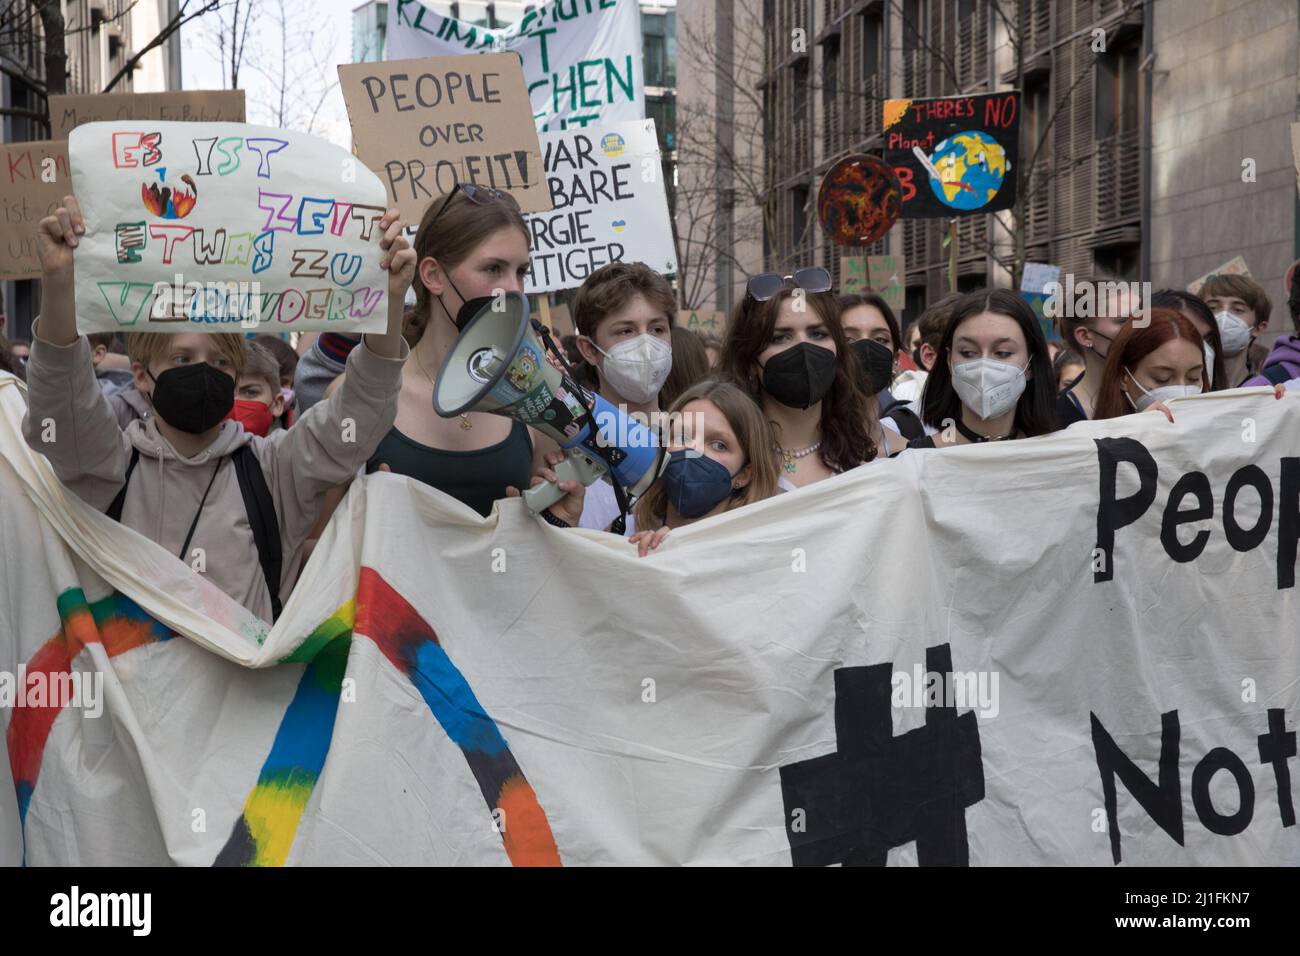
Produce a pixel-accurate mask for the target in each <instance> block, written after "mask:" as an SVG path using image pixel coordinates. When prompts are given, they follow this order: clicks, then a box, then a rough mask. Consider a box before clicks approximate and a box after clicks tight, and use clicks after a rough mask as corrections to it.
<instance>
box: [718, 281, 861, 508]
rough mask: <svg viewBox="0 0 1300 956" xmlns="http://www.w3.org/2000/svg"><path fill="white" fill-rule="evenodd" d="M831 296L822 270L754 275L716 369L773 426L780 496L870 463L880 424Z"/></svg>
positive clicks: (836, 303)
mask: <svg viewBox="0 0 1300 956" xmlns="http://www.w3.org/2000/svg"><path fill="white" fill-rule="evenodd" d="M830 290H831V277H830V274H829V273H828V272H827V271H826V270H825V269H822V268H810V269H799V270H797V271H796V272H795V273H794V275H792V276H782V275H779V274H777V273H763V274H761V275H756V276H754V277H753V278H751V279H750V280H749V285H748V288H747V290H746V294H745V297H744V298H743V299H742V300H741V301H740V304H739V305H738V306H737V307H736V312H735V316H734V317H733V319H732V322H731V327H730V328H729V329H728V331H727V339H726V342H725V343H724V344H723V349H722V358H721V369H720V370H721V371H722V372H723V373H724V374H725V375H726V376H727V377H728V378H729V379H731V381H732V382H734V383H735V384H736V385H738V386H739V387H740V389H741V390H742V391H744V392H745V393H746V394H747V395H748V396H749V397H750V398H751V399H753V400H754V402H755V403H756V404H757V405H758V406H759V407H760V408H761V409H762V410H763V416H764V417H765V418H766V419H767V420H768V421H769V422H770V423H771V424H772V426H773V430H774V442H773V449H772V454H773V455H774V456H775V458H776V463H777V467H778V468H779V470H780V485H781V487H782V488H784V489H786V490H792V489H794V488H797V487H801V486H803V485H807V484H811V483H812V482H815V481H821V480H822V479H823V478H830V477H831V476H833V475H836V474H839V473H840V472H844V471H848V470H849V469H850V468H856V467H857V466H858V465H861V464H863V463H864V462H868V461H871V460H872V459H874V458H875V457H876V444H875V442H874V441H872V439H871V436H872V435H873V434H875V433H876V432H877V429H878V428H879V424H878V422H877V421H876V416H875V413H874V411H873V409H872V407H871V406H870V405H869V404H868V402H867V397H866V384H865V381H864V378H865V376H863V374H862V370H861V367H860V366H859V363H858V359H857V357H856V356H855V355H854V353H853V351H852V349H851V348H850V347H849V341H848V338H847V337H846V336H845V334H844V326H843V324H842V323H841V321H840V308H839V303H838V302H837V301H836V299H835V296H834V295H832V294H831V291H830Z"/></svg>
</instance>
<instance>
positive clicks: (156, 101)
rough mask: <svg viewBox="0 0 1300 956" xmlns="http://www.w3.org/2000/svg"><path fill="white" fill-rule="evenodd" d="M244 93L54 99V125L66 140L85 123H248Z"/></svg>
mask: <svg viewBox="0 0 1300 956" xmlns="http://www.w3.org/2000/svg"><path fill="white" fill-rule="evenodd" d="M244 118H245V117H244V91H243V90H176V91H174V92H167V93H87V94H84V95H64V94H58V95H54V96H51V97H50V125H51V126H52V127H53V133H54V137H55V138H56V139H66V138H67V136H68V134H69V133H71V132H72V131H73V130H74V129H76V128H77V127H78V126H81V125H82V124H84V123H104V122H109V121H112V120H128V119H129V120H144V119H151V120H168V121H174V120H183V121H185V122H191V123H195V122H201V123H242V122H244Z"/></svg>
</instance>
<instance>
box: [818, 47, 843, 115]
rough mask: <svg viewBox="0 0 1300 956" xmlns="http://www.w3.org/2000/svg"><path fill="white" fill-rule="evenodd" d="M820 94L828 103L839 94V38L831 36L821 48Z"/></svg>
mask: <svg viewBox="0 0 1300 956" xmlns="http://www.w3.org/2000/svg"><path fill="white" fill-rule="evenodd" d="M822 94H823V97H824V99H825V100H826V101H827V103H829V102H830V101H831V100H834V99H835V97H837V96H839V95H840V38H839V37H831V38H830V39H829V40H827V41H826V45H825V47H824V48H823V50H822Z"/></svg>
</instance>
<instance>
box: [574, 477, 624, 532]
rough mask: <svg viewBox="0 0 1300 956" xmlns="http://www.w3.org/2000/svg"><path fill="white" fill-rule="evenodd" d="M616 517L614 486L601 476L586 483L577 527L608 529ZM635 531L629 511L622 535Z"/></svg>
mask: <svg viewBox="0 0 1300 956" xmlns="http://www.w3.org/2000/svg"><path fill="white" fill-rule="evenodd" d="M617 517H618V499H616V498H615V497H614V486H613V485H611V484H610V483H609V482H608V481H605V480H604V479H603V478H602V479H601V480H600V481H597V482H594V483H592V484H590V485H588V486H587V495H586V497H585V498H584V499H583V502H582V517H581V518H579V519H578V527H579V528H594V529H595V530H597V531H608V530H609V526H610V524H612V523H613V521H614V519H615V518H617ZM635 532H636V521H635V519H634V518H633V517H632V514H631V512H629V513H628V516H627V528H626V529H625V531H624V537H627V536H628V535H630V534H634V533H635Z"/></svg>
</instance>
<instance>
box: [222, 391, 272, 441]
mask: <svg viewBox="0 0 1300 956" xmlns="http://www.w3.org/2000/svg"><path fill="white" fill-rule="evenodd" d="M226 418H229V419H231V420H232V421H236V422H239V424H241V425H243V426H244V431H246V432H248V433H249V434H250V435H261V436H262V437H263V438H265V437H266V434H267V432H269V431H270V430H271V421H272V418H271V406H270V405H268V404H266V403H265V402H258V401H252V400H250V399H247V398H241V399H239V400H237V401H236V402H235V407H234V408H232V409H231V410H230V414H229V415H227V416H226Z"/></svg>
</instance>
